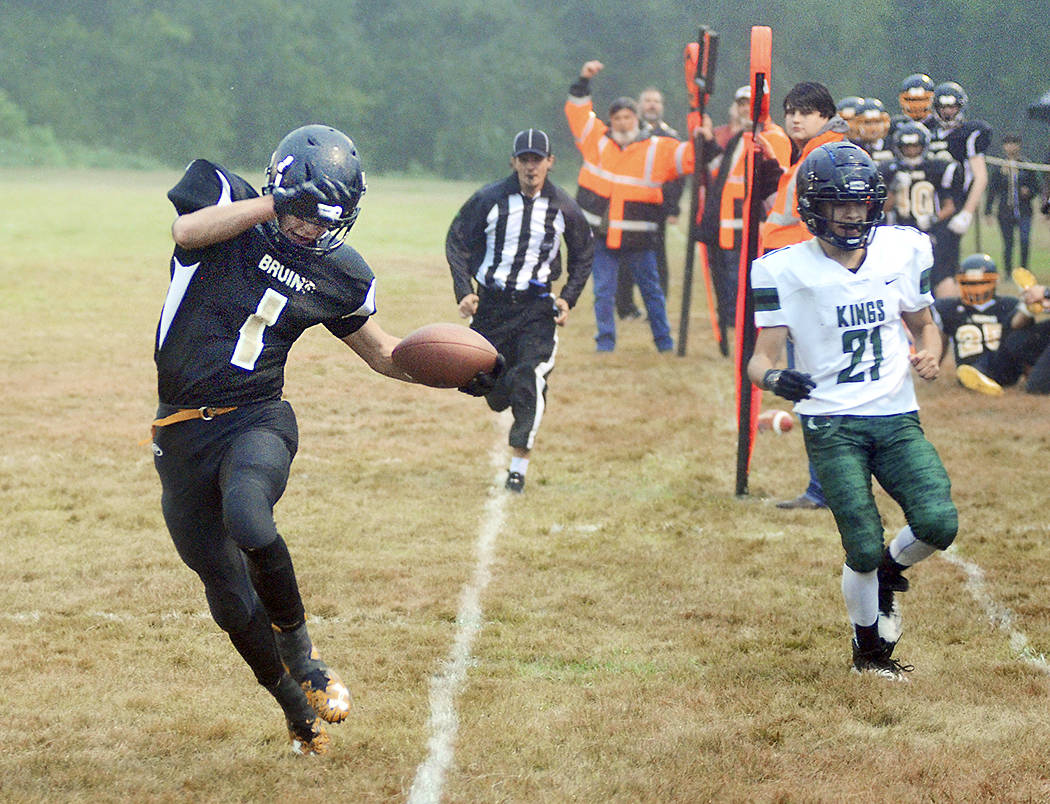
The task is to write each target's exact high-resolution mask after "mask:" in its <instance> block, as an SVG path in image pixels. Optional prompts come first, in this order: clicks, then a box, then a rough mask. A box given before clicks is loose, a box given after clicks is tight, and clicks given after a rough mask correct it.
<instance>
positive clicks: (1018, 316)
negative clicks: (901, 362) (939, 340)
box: [933, 254, 1031, 396]
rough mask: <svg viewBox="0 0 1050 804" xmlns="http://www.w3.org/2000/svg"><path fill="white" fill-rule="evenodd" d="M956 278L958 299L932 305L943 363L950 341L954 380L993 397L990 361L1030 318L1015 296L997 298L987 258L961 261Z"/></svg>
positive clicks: (998, 390)
mask: <svg viewBox="0 0 1050 804" xmlns="http://www.w3.org/2000/svg"><path fill="white" fill-rule="evenodd" d="M955 280H956V282H957V284H958V285H959V296H958V297H944V298H940V299H936V300H935V301H934V303H933V306H934V310H935V311H936V315H937V319H938V322H937V323H938V324H939V325H940V328H941V332H942V334H943V336H944V349H943V351H942V353H941V359H942V360H943V359H944V357H945V356H946V355H947V352H948V342H949V340H950V341H951V343H952V345H953V351H954V353H955V376H956V378H958V380H959V382H960V383H961V384H962V385H963V386H965V387H966V388H969V389H970V390H971V391H978V392H980V393H984V394H989V395H993V396H997V395H999V394H1001V393H1002V392H1003V389H1002V386H1000V385H999V384H998V383H997V382H995V381H994V380H992V379H990V378H989V376H988V374H989V372H990V361H991V360H992V359H993V357H994V355H995V353H996V352H998V351H999V347H1000V345H1001V344H1002V343H1003V338H1004V336H1005V335H1006V333H1008V332H1009V331H1010V330H1011V329H1013V328H1015V327H1024V326H1026V325H1027V323H1029V322H1030V320H1031V319H1030V317H1028V316H1026V315H1025V313H1024V312H1022V310H1023V308H1024V305H1022V304H1020V302H1019V300H1018V299H1017V297H1016V296H999V295H996V292H995V289H996V284H997V282H998V280H999V272H998V269H997V268H996V265H995V260H993V259H992V258H991V257H990V256H988V255H987V254H971V255H970V256H969V257H967V258H966V259H965V260H963V261H962V265H960V266H959V273H958V274H957V275H956V277H955Z"/></svg>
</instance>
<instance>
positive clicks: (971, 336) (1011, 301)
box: [933, 296, 1018, 366]
mask: <svg viewBox="0 0 1050 804" xmlns="http://www.w3.org/2000/svg"><path fill="white" fill-rule="evenodd" d="M1017 305H1018V300H1017V298H1016V297H1014V296H996V297H995V298H994V299H992V301H991V302H989V303H988V304H987V305H985V306H982V307H980V308H977V307H970V306H969V305H966V304H963V303H962V301H961V300H960V299H958V298H941V299H934V302H933V306H934V309H935V310H936V312H937V316H938V318H939V319H940V325H941V329H942V330H943V331H944V334H945V335H947V336H948V337H949V338H951V339H952V343H953V346H954V350H955V365H957V366H961V365H972V364H973V363H976V362H977V360H978V359H979V358H980V357H981V355H983V354H984V353H985V352H995V351H997V350H998V349H999V343H1000V341H1001V340H1002V337H1003V332H1004V331H1005V330H1008V329H1009V328H1010V319H1012V318H1013V317H1014V313H1015V312H1017Z"/></svg>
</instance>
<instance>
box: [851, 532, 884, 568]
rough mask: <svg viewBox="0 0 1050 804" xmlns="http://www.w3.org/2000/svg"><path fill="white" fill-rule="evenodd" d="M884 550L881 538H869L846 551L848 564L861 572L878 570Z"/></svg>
mask: <svg viewBox="0 0 1050 804" xmlns="http://www.w3.org/2000/svg"><path fill="white" fill-rule="evenodd" d="M882 551H883V545H882V541H881V540H878V541H876V540H873V539H869V540H867V541H866V542H864V543H863V544H857V545H854V546H853V547H851V548H850V549H849V550H848V551H847V552H846V566H847V567H849V568H850V569H851V570H853V571H854V572H858V573H861V574H864V573H866V572H872V571H874V570H877V569H878V568H879V564H881V563H882Z"/></svg>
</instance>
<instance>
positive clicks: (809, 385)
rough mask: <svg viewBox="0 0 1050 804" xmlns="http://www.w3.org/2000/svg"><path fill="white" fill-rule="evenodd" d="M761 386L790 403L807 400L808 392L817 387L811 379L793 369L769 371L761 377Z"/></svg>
mask: <svg viewBox="0 0 1050 804" xmlns="http://www.w3.org/2000/svg"><path fill="white" fill-rule="evenodd" d="M762 385H764V386H765V387H766V388H767V389H768V390H770V391H772V392H773V393H774V394H776V395H777V396H782V397H784V399H789V400H791V401H792V402H798V401H799V400H802V399H809V392H810V391H812V390H813V389H814V388H816V387H817V384H816V383H815V382H814V381H813V378H812V377H810V376H809V375H808V374H806V373H805V372H803V371H795V370H794V369H770V370H769V371H767V372H766V373H765V374H764V375H763V376H762Z"/></svg>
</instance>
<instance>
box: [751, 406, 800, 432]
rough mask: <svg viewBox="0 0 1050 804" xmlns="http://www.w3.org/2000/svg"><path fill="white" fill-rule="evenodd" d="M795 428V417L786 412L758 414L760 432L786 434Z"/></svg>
mask: <svg viewBox="0 0 1050 804" xmlns="http://www.w3.org/2000/svg"><path fill="white" fill-rule="evenodd" d="M794 426H795V417H794V416H792V415H791V414H790V413H788V412H787V411H786V410H765V411H763V412H762V413H760V414H758V429H759V431H771V432H774V433H777V434H778V435H779V434H781V433H786V432H787V431H788V430H790V429H791V428H792V427H794Z"/></svg>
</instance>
